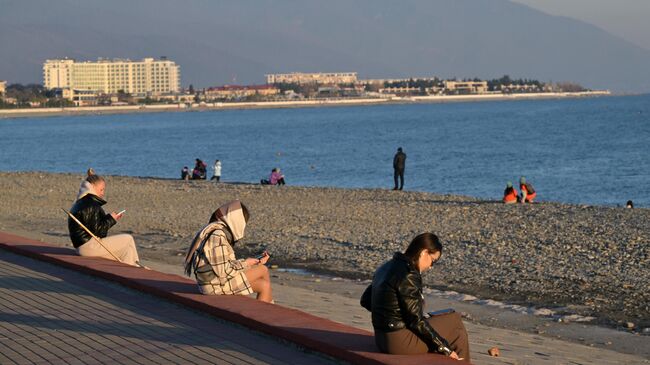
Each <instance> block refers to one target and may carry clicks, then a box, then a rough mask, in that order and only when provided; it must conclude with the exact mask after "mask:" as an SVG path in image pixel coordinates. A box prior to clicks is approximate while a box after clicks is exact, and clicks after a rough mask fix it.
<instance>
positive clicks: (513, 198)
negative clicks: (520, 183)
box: [503, 181, 519, 204]
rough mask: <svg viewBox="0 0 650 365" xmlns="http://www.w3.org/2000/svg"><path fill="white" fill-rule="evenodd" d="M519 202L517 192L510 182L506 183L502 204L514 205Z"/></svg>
mask: <svg viewBox="0 0 650 365" xmlns="http://www.w3.org/2000/svg"><path fill="white" fill-rule="evenodd" d="M518 201H519V192H517V189H515V187H514V186H512V182H510V181H508V183H507V184H506V190H504V191H503V202H504V203H506V204H515V203H517V202H518Z"/></svg>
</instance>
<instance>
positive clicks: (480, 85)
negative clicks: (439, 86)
mask: <svg viewBox="0 0 650 365" xmlns="http://www.w3.org/2000/svg"><path fill="white" fill-rule="evenodd" d="M444 84H445V91H446V92H447V93H449V94H460V95H465V94H484V93H486V92H487V91H488V83H487V81H445V82H444Z"/></svg>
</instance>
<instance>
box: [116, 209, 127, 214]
mask: <svg viewBox="0 0 650 365" xmlns="http://www.w3.org/2000/svg"><path fill="white" fill-rule="evenodd" d="M124 212H126V209H122V210H120V212H119V213H117V215H122V214H124Z"/></svg>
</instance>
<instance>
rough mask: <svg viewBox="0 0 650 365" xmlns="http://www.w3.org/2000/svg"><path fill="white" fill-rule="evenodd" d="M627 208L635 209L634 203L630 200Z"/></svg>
mask: <svg viewBox="0 0 650 365" xmlns="http://www.w3.org/2000/svg"><path fill="white" fill-rule="evenodd" d="M625 208H628V209H634V203H632V201H631V200H628V201H627V203H625Z"/></svg>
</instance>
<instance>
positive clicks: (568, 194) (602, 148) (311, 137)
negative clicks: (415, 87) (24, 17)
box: [0, 95, 650, 207]
mask: <svg viewBox="0 0 650 365" xmlns="http://www.w3.org/2000/svg"><path fill="white" fill-rule="evenodd" d="M400 146H401V147H403V148H404V151H405V152H406V154H407V156H408V158H407V161H406V184H405V189H407V190H420V191H430V192H436V193H451V194H462V195H470V196H475V197H480V198H486V199H499V198H500V197H501V194H502V192H503V189H504V187H505V184H506V182H507V181H513V182H515V183H516V181H517V179H518V178H519V176H521V175H525V176H526V177H527V178H528V180H529V181H531V182H532V183H533V185H534V186H535V189H536V190H537V191H538V199H539V200H541V201H559V202H568V203H581V204H598V205H613V206H616V205H624V204H625V202H626V201H627V200H628V199H631V200H633V201H634V202H635V205H636V206H646V207H647V206H648V205H650V157H649V156H650V96H648V95H644V96H626V97H605V98H593V99H573V100H539V101H512V102H478V103H450V104H408V105H385V106H362V107H330V108H304V109H268V110H230V111H209V112H187V113H155V114H122V115H89V116H75V117H69V116H66V117H49V118H24V119H23V118H20V119H5V120H0V152H1V155H0V170H3V171H31V170H40V171H49V172H74V173H80V174H81V173H83V172H84V171H85V170H86V169H87V168H88V167H91V166H92V167H94V168H95V169H96V170H97V171H98V173H100V174H110V175H132V176H155V177H164V178H177V177H179V175H180V170H181V168H182V167H183V166H189V167H190V168H192V167H193V163H194V159H195V158H197V157H198V158H201V159H203V160H204V161H206V162H207V163H208V165H211V164H212V162H214V160H215V159H216V158H218V159H220V160H222V164H223V170H222V180H224V181H226V182H228V181H237V182H259V180H260V179H261V178H267V177H268V174H269V173H270V170H271V169H272V168H273V167H280V168H281V169H282V171H283V173H284V174H285V175H286V179H287V182H288V184H290V185H304V186H336V187H348V188H361V187H363V188H366V187H368V188H392V184H393V181H392V180H393V171H392V159H393V154H394V153H395V150H396V149H397V147H400ZM211 175H212V173H211V171H209V176H211Z"/></svg>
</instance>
